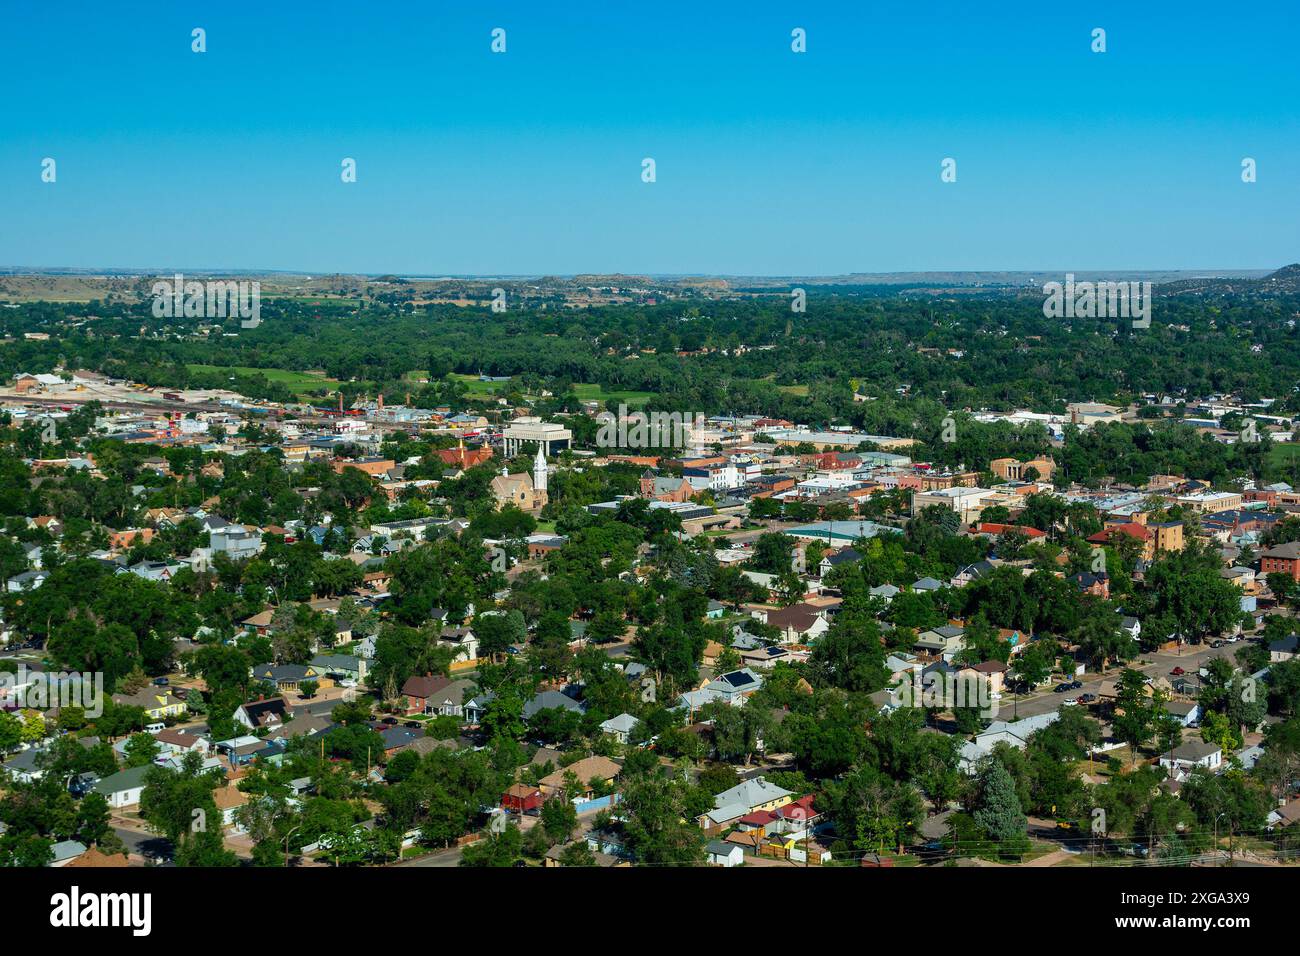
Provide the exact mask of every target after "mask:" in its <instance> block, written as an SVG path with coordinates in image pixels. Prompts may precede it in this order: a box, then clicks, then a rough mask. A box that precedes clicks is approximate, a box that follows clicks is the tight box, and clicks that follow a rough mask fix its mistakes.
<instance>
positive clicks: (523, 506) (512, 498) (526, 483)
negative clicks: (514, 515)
mask: <svg viewBox="0 0 1300 956" xmlns="http://www.w3.org/2000/svg"><path fill="white" fill-rule="evenodd" d="M546 484H547V471H546V456H545V455H543V454H542V447H541V445H538V446H537V457H535V458H534V459H533V473H532V474H531V475H530V474H528V473H527V472H520V473H518V474H514V475H512V474H510V470H509V468H507V467H506V466H504V465H503V466H502V468H501V474H499V475H497V476H496V477H495V478H493V479H492V484H491V486H490V487H491V491H492V497H493V498H494V499H495V500H496V506H497V510H498V511H500V510H501V509H502V508H504V507H506V506H507V505H514V506H515V507H516V508H518V509H519V510H520V511H527V512H530V513H536V512H538V511H541V510H542V508H543V507H545V505H546V502H547V501H548V500H549V499H548V498H547V495H546Z"/></svg>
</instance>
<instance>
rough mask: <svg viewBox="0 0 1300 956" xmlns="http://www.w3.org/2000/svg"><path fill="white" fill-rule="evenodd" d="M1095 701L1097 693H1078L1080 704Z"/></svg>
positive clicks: (1093, 702)
mask: <svg viewBox="0 0 1300 956" xmlns="http://www.w3.org/2000/svg"><path fill="white" fill-rule="evenodd" d="M1096 702H1097V695H1096V694H1080V695H1079V703H1081V704H1095V703H1096Z"/></svg>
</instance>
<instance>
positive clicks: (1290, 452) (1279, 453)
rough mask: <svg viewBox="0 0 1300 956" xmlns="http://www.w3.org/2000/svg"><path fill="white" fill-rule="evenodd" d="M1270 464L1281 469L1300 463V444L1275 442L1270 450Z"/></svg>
mask: <svg viewBox="0 0 1300 956" xmlns="http://www.w3.org/2000/svg"><path fill="white" fill-rule="evenodd" d="M1268 461H1269V464H1271V465H1273V466H1275V467H1279V468H1289V467H1291V465H1292V464H1294V463H1295V462H1298V461H1300V442H1286V443H1285V444H1284V443H1281V442H1275V443H1274V444H1273V447H1271V448H1270V449H1269V450H1268Z"/></svg>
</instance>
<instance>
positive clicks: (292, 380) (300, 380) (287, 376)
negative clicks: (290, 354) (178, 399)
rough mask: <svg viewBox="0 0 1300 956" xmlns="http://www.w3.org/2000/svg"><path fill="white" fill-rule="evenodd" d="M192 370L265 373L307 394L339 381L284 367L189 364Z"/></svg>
mask: <svg viewBox="0 0 1300 956" xmlns="http://www.w3.org/2000/svg"><path fill="white" fill-rule="evenodd" d="M186 368H188V369H189V370H190V371H191V372H227V373H229V374H231V375H259V374H260V375H265V376H266V379H267V381H270V382H276V383H278V384H280V385H283V386H284V387H285V388H287V389H289V390H290V391H291V392H295V393H297V394H300V395H301V394H306V393H307V392H310V391H313V390H315V389H318V388H322V387H324V388H334V387H336V386H337V385H338V384H339V382H338V379H334V378H327V377H326V376H325V375H324V374H315V373H312V372H293V371H289V370H288V369H282V368H248V367H247V366H242V365H237V366H231V367H225V366H221V365H187V366H186Z"/></svg>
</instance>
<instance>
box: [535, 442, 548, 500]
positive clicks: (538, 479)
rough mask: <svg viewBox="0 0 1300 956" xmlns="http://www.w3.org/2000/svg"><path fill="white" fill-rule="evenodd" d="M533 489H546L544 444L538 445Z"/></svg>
mask: <svg viewBox="0 0 1300 956" xmlns="http://www.w3.org/2000/svg"><path fill="white" fill-rule="evenodd" d="M533 490H534V491H545V490H546V456H545V455H543V454H542V446H541V445H540V444H539V445H538V446H537V457H536V458H534V459H533Z"/></svg>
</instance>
